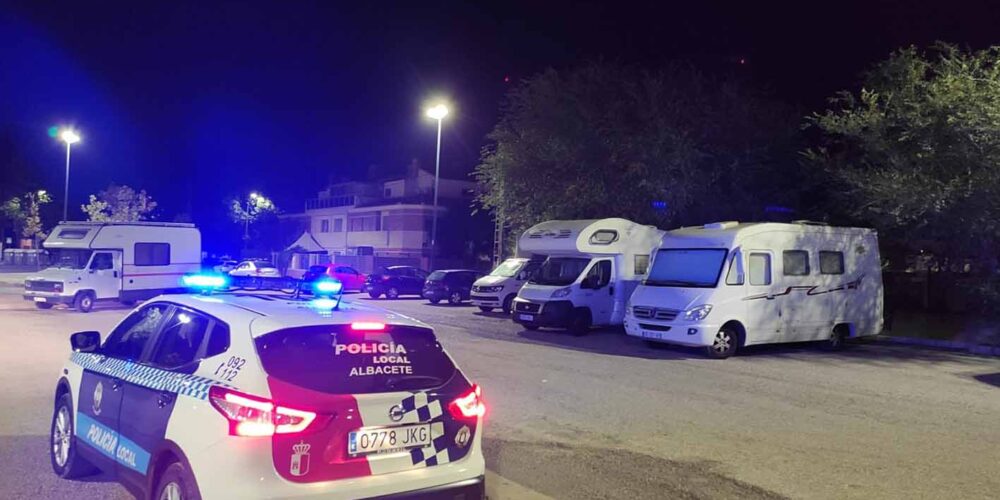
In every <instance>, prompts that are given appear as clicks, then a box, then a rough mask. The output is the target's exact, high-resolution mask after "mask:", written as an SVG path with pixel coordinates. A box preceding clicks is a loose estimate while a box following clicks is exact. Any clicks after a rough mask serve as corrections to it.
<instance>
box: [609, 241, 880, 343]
mask: <svg viewBox="0 0 1000 500" xmlns="http://www.w3.org/2000/svg"><path fill="white" fill-rule="evenodd" d="M881 330H882V272H881V265H880V260H879V253H878V239H877V236H876V234H875V231H873V230H870V229H860V228H849V227H830V226H826V225H818V224H815V223H807V222H800V223H792V224H778V223H757V224H754V223H749V224H748V223H743V224H741V223H737V222H719V223H713V224H706V225H705V226H703V227H689V228H682V229H677V230H674V231H669V232H668V233H667V234H666V235H665V236H664V237H663V242H662V244H661V245H660V248H659V249H657V251H656V254H655V255H654V257H653V263H652V265H651V267H650V272H649V275H648V276H646V279H645V280H643V282H642V284H641V285H640V286H639V287H638V288H636V290H635V292H634V293H633V294H632V298H631V300H630V301H629V311H628V316H627V317H626V318H625V331H626V332H627V333H628V334H629V335H632V336H635V337H641V338H644V339H647V340H650V341H654V342H667V343H673V344H680V345H687V346H700V347H704V348H705V349H706V352H707V353H708V355H709V356H712V357H716V358H725V357H729V356H731V355H733V354H735V353H736V352H737V351H738V350H739V349H740V348H741V347H743V346H747V345H753V344H767V343H777V342H799V341H810V340H822V341H826V342H827V345H828V346H829V347H840V345H841V344H842V343H843V342H844V340H845V339H846V338H853V337H862V336H866V335H876V334H878V333H879V332H880V331H881Z"/></svg>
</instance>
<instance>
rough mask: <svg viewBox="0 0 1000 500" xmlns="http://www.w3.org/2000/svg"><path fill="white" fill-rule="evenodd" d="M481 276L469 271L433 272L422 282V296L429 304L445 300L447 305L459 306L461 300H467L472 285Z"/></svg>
mask: <svg viewBox="0 0 1000 500" xmlns="http://www.w3.org/2000/svg"><path fill="white" fill-rule="evenodd" d="M482 275H483V273H480V272H477V271H472V270H469V269H448V270H444V271H434V272H433V273H431V275H430V276H428V277H427V281H425V282H424V293H423V296H424V298H425V299H427V300H429V301H431V304H437V303H438V302H441V301H442V300H447V301H448V303H449V304H459V303H461V302H462V301H463V300H469V295H470V294H471V293H472V283H473V282H475V281H476V280H477V279H479V277H480V276H482Z"/></svg>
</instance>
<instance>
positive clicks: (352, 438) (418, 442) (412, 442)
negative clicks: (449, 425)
mask: <svg viewBox="0 0 1000 500" xmlns="http://www.w3.org/2000/svg"><path fill="white" fill-rule="evenodd" d="M430 444H431V425H430V424H420V425H403V426H399V427H382V428H378V429H359V430H356V431H354V432H351V433H350V434H348V435H347V451H348V452H349V453H350V454H351V455H365V454H369V453H388V452H393V451H401V450H405V449H407V448H417V447H423V446H430Z"/></svg>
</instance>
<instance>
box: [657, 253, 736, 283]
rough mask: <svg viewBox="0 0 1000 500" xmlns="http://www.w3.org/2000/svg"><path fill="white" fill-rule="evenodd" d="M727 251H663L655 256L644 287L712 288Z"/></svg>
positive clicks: (716, 281) (716, 280) (720, 272)
mask: <svg viewBox="0 0 1000 500" xmlns="http://www.w3.org/2000/svg"><path fill="white" fill-rule="evenodd" d="M727 253H729V252H728V251H727V250H724V249H721V248H664V249H661V250H659V251H657V252H656V257H655V258H654V259H653V268H652V269H650V271H649V276H648V277H647V278H646V280H645V281H643V282H642V284H643V285H647V286H676V287H698V288H714V287H715V284H716V283H718V281H719V275H720V274H722V264H723V263H724V262H725V260H726V254H727Z"/></svg>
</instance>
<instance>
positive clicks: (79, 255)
mask: <svg viewBox="0 0 1000 500" xmlns="http://www.w3.org/2000/svg"><path fill="white" fill-rule="evenodd" d="M92 253H94V251H93V250H87V249H84V248H54V249H50V250H49V257H50V261H51V262H52V263H51V264H50V265H49V267H54V268H57V269H83V268H85V267H87V262H89V261H90V254H92Z"/></svg>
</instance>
